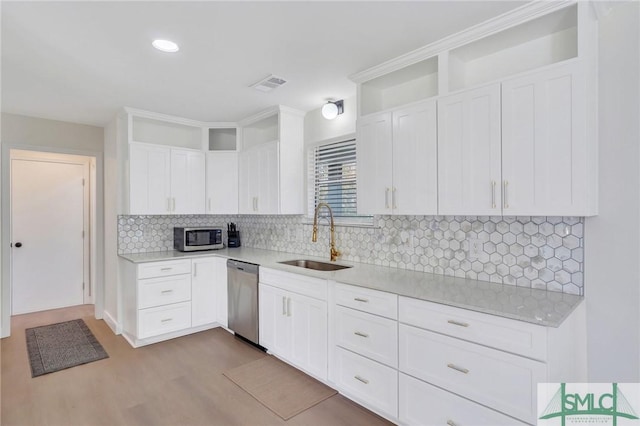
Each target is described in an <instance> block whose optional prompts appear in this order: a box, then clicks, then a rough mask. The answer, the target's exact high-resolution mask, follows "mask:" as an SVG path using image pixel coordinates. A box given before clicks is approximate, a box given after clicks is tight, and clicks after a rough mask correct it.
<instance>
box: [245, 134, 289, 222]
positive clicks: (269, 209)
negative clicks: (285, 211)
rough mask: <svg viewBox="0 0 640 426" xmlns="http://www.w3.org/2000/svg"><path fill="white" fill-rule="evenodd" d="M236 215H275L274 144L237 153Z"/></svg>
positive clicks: (275, 176)
mask: <svg viewBox="0 0 640 426" xmlns="http://www.w3.org/2000/svg"><path fill="white" fill-rule="evenodd" d="M239 169H240V177H239V181H240V187H239V194H240V195H239V196H240V204H239V205H240V213H243V214H277V213H278V205H279V197H280V194H279V191H278V142H277V141H271V142H268V143H264V144H261V145H257V146H254V147H251V148H249V149H247V150H244V151H242V152H241V153H240V157H239Z"/></svg>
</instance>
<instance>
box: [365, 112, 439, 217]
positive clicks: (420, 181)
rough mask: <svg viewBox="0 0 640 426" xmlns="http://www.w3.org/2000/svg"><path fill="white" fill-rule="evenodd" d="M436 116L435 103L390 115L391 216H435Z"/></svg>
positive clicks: (436, 207) (436, 212) (436, 177)
mask: <svg viewBox="0 0 640 426" xmlns="http://www.w3.org/2000/svg"><path fill="white" fill-rule="evenodd" d="M436 116H437V114H436V101H435V100H430V101H426V102H422V103H420V104H419V105H416V106H413V107H410V108H405V109H402V110H398V111H394V112H393V187H392V189H391V204H392V208H393V213H394V214H399V215H425V214H427V215H435V214H438V163H437V161H438V157H437V155H438V151H437V124H438V123H437V119H436ZM358 155H360V152H358ZM387 161H388V159H387ZM358 173H360V170H358ZM358 201H359V200H358Z"/></svg>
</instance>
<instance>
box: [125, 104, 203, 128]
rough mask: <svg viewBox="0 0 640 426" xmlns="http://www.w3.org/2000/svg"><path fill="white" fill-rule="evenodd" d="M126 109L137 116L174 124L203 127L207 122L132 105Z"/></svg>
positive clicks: (128, 112)
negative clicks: (132, 106) (137, 107)
mask: <svg viewBox="0 0 640 426" xmlns="http://www.w3.org/2000/svg"><path fill="white" fill-rule="evenodd" d="M124 111H125V112H126V113H127V114H129V115H133V116H135V117H141V118H149V119H151V120H161V121H166V122H169V123H174V124H183V125H185V126H193V127H202V126H204V125H205V124H206V123H203V122H202V121H197V120H191V119H189V118H184V117H176V116H174V115H167V114H161V113H158V112H152V111H145V110H142V109H136V108H131V107H124Z"/></svg>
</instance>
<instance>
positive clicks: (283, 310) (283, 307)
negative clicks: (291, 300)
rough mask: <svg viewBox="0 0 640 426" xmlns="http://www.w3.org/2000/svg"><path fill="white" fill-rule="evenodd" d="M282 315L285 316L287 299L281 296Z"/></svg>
mask: <svg viewBox="0 0 640 426" xmlns="http://www.w3.org/2000/svg"><path fill="white" fill-rule="evenodd" d="M282 315H287V298H286V297H285V296H282Z"/></svg>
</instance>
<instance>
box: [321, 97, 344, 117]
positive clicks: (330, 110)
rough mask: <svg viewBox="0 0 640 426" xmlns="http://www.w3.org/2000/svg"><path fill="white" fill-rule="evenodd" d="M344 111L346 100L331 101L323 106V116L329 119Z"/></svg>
mask: <svg viewBox="0 0 640 426" xmlns="http://www.w3.org/2000/svg"><path fill="white" fill-rule="evenodd" d="M343 112H344V100H339V101H329V102H327V103H326V104H324V105H323V106H322V116H323V117H324V118H326V119H327V120H333V119H334V118H336V117H337V116H339V115H340V114H342V113H343Z"/></svg>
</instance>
